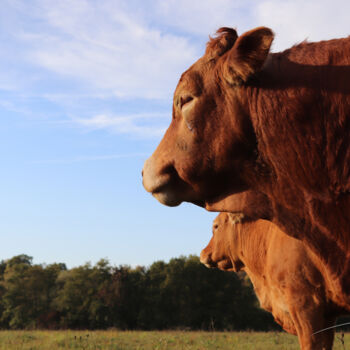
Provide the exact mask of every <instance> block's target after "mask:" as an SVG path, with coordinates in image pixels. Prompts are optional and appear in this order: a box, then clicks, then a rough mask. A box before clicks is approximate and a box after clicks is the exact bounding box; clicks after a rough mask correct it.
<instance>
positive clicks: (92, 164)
mask: <svg viewBox="0 0 350 350" xmlns="http://www.w3.org/2000/svg"><path fill="white" fill-rule="evenodd" d="M339 9H341V11H340V10H339ZM349 10H350V4H348V2H346V1H332V2H328V1H322V0H321V1H313V0H312V1H308V2H307V3H305V1H304V0H303V1H301V0H294V1H280V0H271V1H232V0H201V1H200V0H193V1H188V0H176V1H175V0H153V1H141V0H138V1H136V0H133V1H130V0H128V1H124V0H119V1H118V0H114V1H111V0H99V1H95V0H74V1H72V0H61V1H57V2H54V1H50V0H3V1H2V3H1V10H0V52H1V55H0V116H1V117H0V118H1V123H0V145H1V147H0V159H1V163H2V170H1V172H0V180H1V184H2V186H1V193H2V195H1V200H0V234H1V237H2V244H1V247H0V258H1V259H6V258H9V257H12V256H14V255H16V254H21V253H25V254H28V255H31V256H33V257H34V261H35V262H37V263H43V262H45V263H51V262H66V263H67V265H68V266H69V267H72V266H77V265H80V264H83V263H85V262H87V261H91V262H92V263H95V262H96V261H97V260H99V259H100V258H108V259H109V260H110V262H111V263H112V264H117V265H119V264H130V265H133V266H135V265H149V264H151V263H152V262H153V261H155V260H159V259H162V260H168V259H169V258H171V257H176V256H179V255H181V254H184V255H187V254H199V253H200V250H201V249H202V248H203V247H204V246H205V245H206V244H207V242H208V240H209V238H210V236H211V223H212V220H213V218H214V217H215V214H213V213H208V212H206V211H204V210H203V209H201V208H197V207H195V206H193V205H190V204H183V205H181V206H179V207H177V208H167V207H165V206H162V205H161V204H159V203H158V202H157V201H156V200H155V199H154V198H152V197H151V196H150V195H149V194H148V193H146V191H145V190H144V189H143V187H142V183H141V169H142V166H143V162H144V161H145V160H146V158H147V157H148V156H149V155H151V153H152V152H153V150H154V149H155V147H156V146H157V144H158V143H159V141H160V139H161V136H162V134H163V132H164V130H165V129H166V127H167V126H168V124H169V123H170V119H171V109H172V107H171V106H172V94H173V91H174V89H175V86H176V84H177V80H178V78H179V76H180V74H181V73H182V72H183V71H184V70H185V69H186V68H187V67H188V66H189V65H191V64H192V63H193V62H194V61H195V60H196V59H197V58H199V57H200V56H201V55H202V54H203V51H204V47H205V43H206V41H207V39H208V36H209V35H210V34H211V35H212V34H213V33H214V32H215V30H216V29H218V28H219V27H221V26H231V27H235V28H236V29H237V30H238V32H239V33H242V32H244V31H246V30H249V29H251V28H254V27H256V26H259V25H266V26H269V27H270V28H272V29H273V30H274V31H275V33H276V39H275V42H274V44H273V50H274V51H279V50H281V49H284V48H287V47H289V46H290V45H292V44H294V43H297V42H300V41H303V40H304V39H308V40H310V41H311V40H321V39H328V38H333V37H343V36H347V35H349V34H350V25H349V24H348V13H349Z"/></svg>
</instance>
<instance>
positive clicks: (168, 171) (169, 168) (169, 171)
mask: <svg viewBox="0 0 350 350" xmlns="http://www.w3.org/2000/svg"><path fill="white" fill-rule="evenodd" d="M175 173H176V170H175V167H174V166H173V165H167V166H166V167H164V168H163V169H162V174H169V175H171V174H175Z"/></svg>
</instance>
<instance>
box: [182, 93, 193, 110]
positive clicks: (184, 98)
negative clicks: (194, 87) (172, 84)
mask: <svg viewBox="0 0 350 350" xmlns="http://www.w3.org/2000/svg"><path fill="white" fill-rule="evenodd" d="M192 100H193V97H192V96H189V95H187V96H183V97H180V108H182V107H183V106H184V105H185V104H186V103H189V102H191V101H192Z"/></svg>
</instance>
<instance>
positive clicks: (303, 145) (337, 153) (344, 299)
mask: <svg viewBox="0 0 350 350" xmlns="http://www.w3.org/2000/svg"><path fill="white" fill-rule="evenodd" d="M272 39H273V33H272V31H271V30H270V29H268V28H264V27H260V28H256V29H253V30H251V31H249V32H247V33H244V34H243V35H241V36H239V37H238V38H237V39H234V34H232V32H230V31H229V30H227V29H223V30H221V31H220V32H219V34H218V37H217V38H216V39H211V42H210V43H209V44H208V47H207V51H206V54H205V55H204V56H203V57H202V58H201V59H199V60H198V61H197V62H196V63H195V64H194V65H192V66H191V67H190V68H189V69H188V70H187V71H186V72H185V73H184V74H183V75H182V77H181V79H180V81H179V84H178V86H177V88H176V91H175V95H174V106H173V120H172V122H171V125H170V127H169V129H168V130H167V132H166V134H165V135H164V137H163V139H162V141H161V143H160V144H159V146H158V148H157V149H156V151H155V152H154V154H153V155H152V156H151V157H150V158H149V159H148V160H147V161H146V163H145V166H144V171H143V173H144V176H143V183H144V186H145V188H146V190H148V191H149V192H151V193H152V194H153V195H154V196H155V197H156V198H157V199H158V200H159V201H160V202H161V203H163V204H166V205H170V206H173V205H178V204H180V203H181V202H183V201H187V202H192V203H195V204H197V205H200V206H203V207H206V208H207V209H208V210H214V211H229V212H230V211H239V208H238V209H237V203H239V202H240V198H239V199H238V201H237V199H236V195H237V194H239V195H240V196H241V194H240V193H243V192H245V191H249V192H247V193H256V194H257V195H259V196H262V197H263V198H264V200H266V202H267V203H268V206H269V210H268V212H269V213H268V218H269V219H270V220H272V221H273V222H275V223H276V224H277V225H278V226H279V227H280V228H281V229H282V230H283V231H284V232H286V233H287V234H289V235H291V236H293V237H296V238H299V239H301V240H302V241H303V242H304V243H305V244H307V246H308V247H310V249H312V251H313V252H314V253H315V254H316V255H317V256H318V257H319V258H320V259H321V261H322V262H323V263H324V264H325V266H326V268H327V270H328V272H329V274H330V276H331V277H332V279H333V294H334V299H335V300H336V302H337V303H338V305H340V306H342V307H347V308H348V309H349V310H350V220H349V216H350V145H349V144H350V137H349V135H350V39H349V38H346V39H337V40H330V41H323V42H318V43H302V44H300V45H297V46H294V47H292V48H291V49H289V50H286V51H284V52H281V53H276V54H269V53H268V50H269V46H270V44H271V42H272ZM218 48H219V49H218ZM258 208H259V205H256V204H255V203H254V201H251V209H250V211H251V212H253V213H257V214H259V209H258ZM246 209H247V208H246ZM265 214H266V213H263V214H262V215H265ZM263 217H264V216H263Z"/></svg>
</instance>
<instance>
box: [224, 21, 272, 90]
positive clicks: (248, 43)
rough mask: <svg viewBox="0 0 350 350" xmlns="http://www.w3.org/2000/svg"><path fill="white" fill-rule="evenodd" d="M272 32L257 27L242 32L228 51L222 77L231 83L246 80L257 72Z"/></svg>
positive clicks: (237, 83)
mask: <svg viewBox="0 0 350 350" xmlns="http://www.w3.org/2000/svg"><path fill="white" fill-rule="evenodd" d="M273 37H274V34H273V32H272V30H271V29H269V28H266V27H259V28H255V29H252V30H250V31H249V32H246V33H244V34H242V35H241V36H240V37H238V39H237V40H236V42H235V44H234V46H233V47H232V49H231V50H230V51H229V52H228V55H227V58H226V59H227V61H226V62H225V64H224V77H225V79H226V80H227V81H228V82H229V83H230V84H231V85H239V84H240V83H242V82H246V81H247V80H248V79H249V77H251V76H252V75H253V74H255V73H256V72H258V71H259V70H260V69H261V68H262V66H263V64H264V62H265V61H266V58H267V55H268V54H269V51H270V46H271V44H272V41H273Z"/></svg>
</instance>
